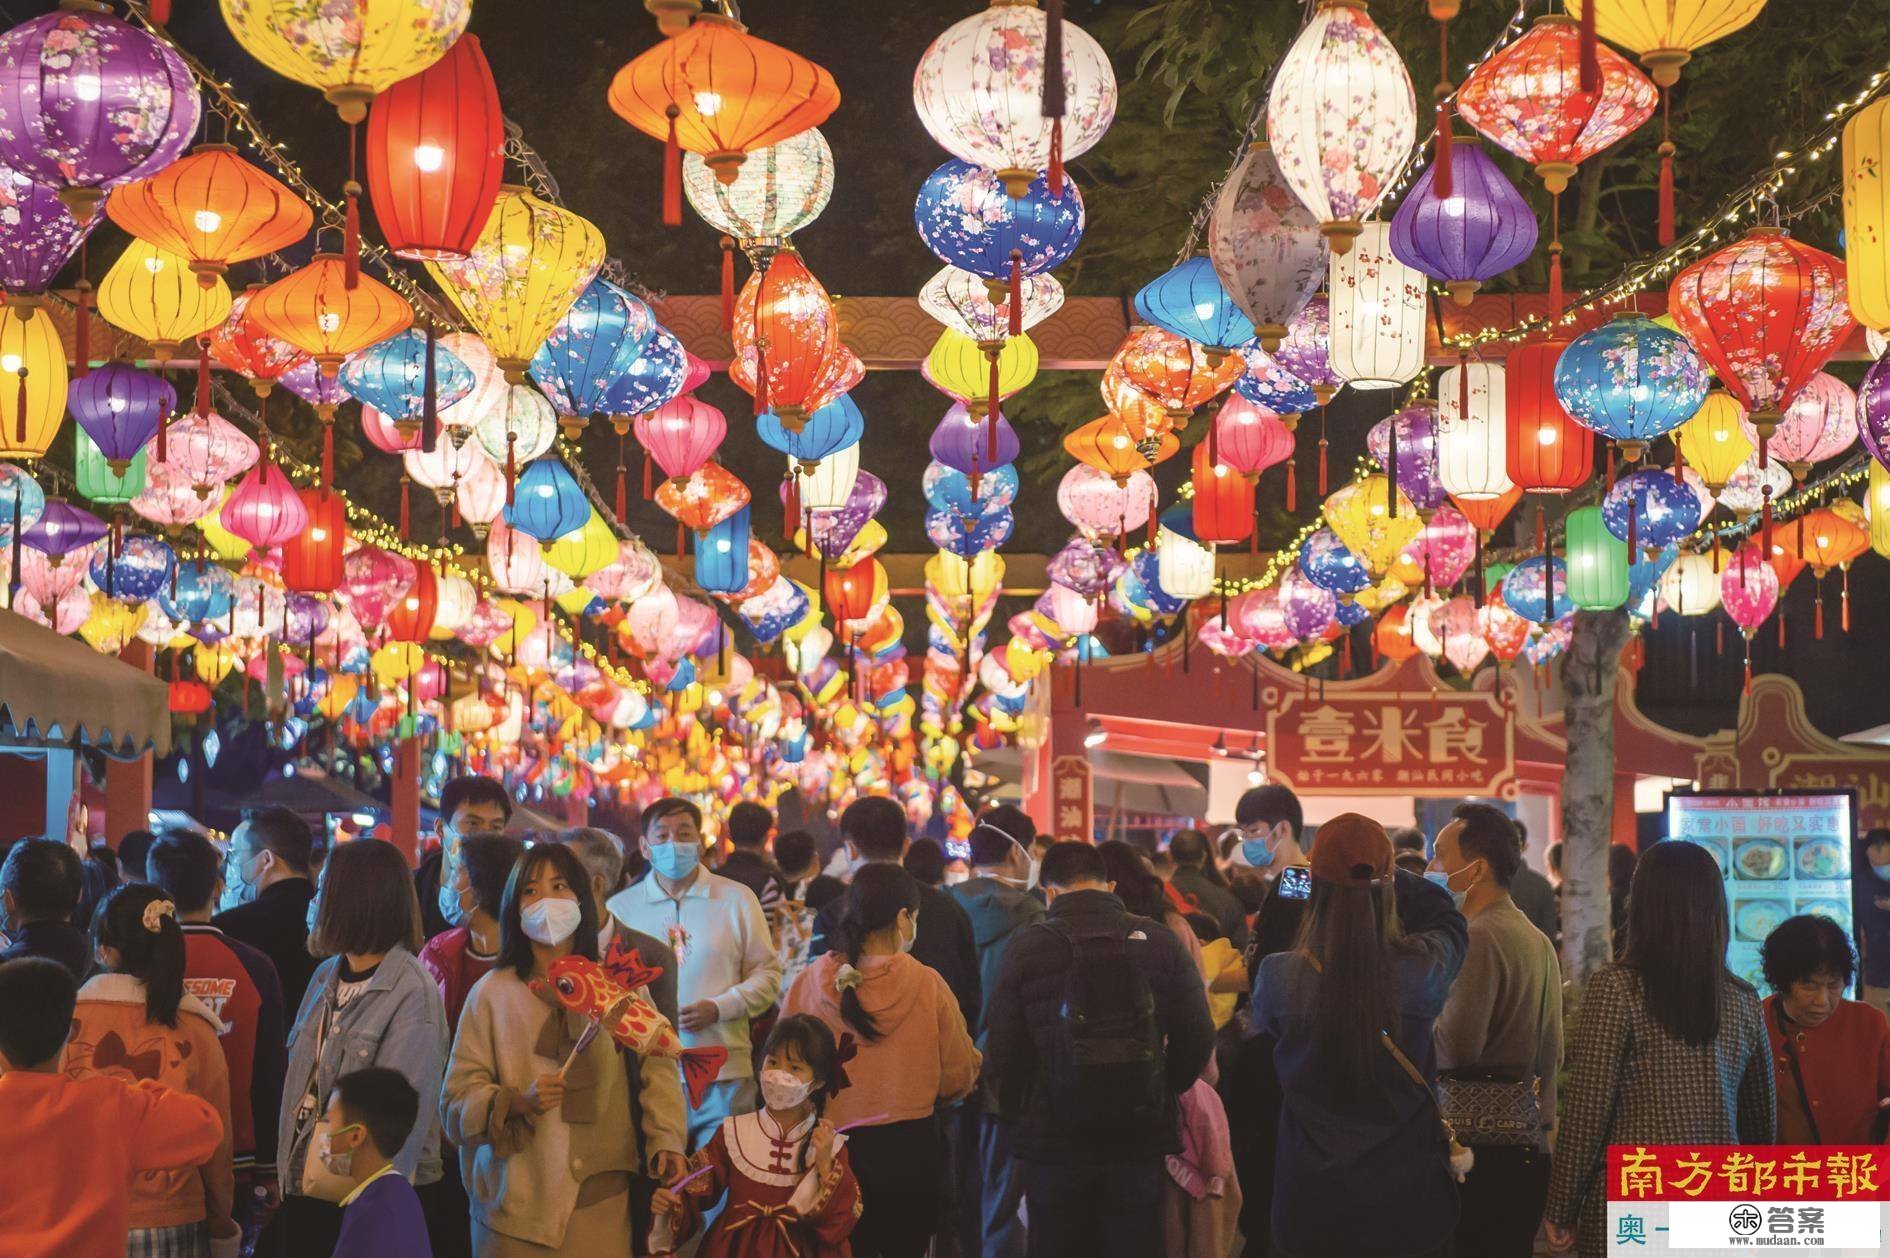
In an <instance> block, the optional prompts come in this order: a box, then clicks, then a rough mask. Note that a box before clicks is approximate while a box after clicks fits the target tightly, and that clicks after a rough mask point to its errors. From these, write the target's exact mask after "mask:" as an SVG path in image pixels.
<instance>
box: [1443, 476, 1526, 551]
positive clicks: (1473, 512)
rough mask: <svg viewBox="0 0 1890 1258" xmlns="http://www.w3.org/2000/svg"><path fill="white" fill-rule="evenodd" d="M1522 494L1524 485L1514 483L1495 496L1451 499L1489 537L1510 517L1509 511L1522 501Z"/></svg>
mask: <svg viewBox="0 0 1890 1258" xmlns="http://www.w3.org/2000/svg"><path fill="white" fill-rule="evenodd" d="M1522 494H1523V491H1522V486H1520V485H1514V484H1512V485H1511V486H1510V487H1509V488H1508V489H1507V490H1505V491H1504V492H1503V493H1501V494H1498V495H1497V496H1496V497H1494V498H1452V499H1451V500H1450V501H1451V504H1452V505H1453V506H1455V507H1456V508H1457V510H1458V512H1459V513H1461V514H1462V516H1463V518H1464V519H1466V520H1468V521H1470V523H1472V524H1474V525H1476V527H1477V531H1478V532H1479V533H1482V534H1483V536H1484V537H1486V538H1487V537H1488V536H1489V535H1490V534H1492V533H1494V532H1495V531H1496V530H1497V528H1498V527H1499V526H1501V524H1502V523H1503V521H1504V520H1507V519H1508V518H1509V513H1510V512H1512V511H1514V510H1515V509H1516V504H1517V503H1519V502H1521V501H1522Z"/></svg>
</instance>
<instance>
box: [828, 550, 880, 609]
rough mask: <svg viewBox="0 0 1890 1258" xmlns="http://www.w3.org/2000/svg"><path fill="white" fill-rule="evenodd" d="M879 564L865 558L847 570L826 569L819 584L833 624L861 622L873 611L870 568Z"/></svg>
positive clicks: (874, 582) (872, 574) (871, 572)
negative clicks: (852, 621) (825, 573)
mask: <svg viewBox="0 0 1890 1258" xmlns="http://www.w3.org/2000/svg"><path fill="white" fill-rule="evenodd" d="M878 564H879V561H878V560H876V559H868V560H867V561H865V562H864V563H857V564H854V565H853V566H852V567H850V568H829V569H827V575H826V578H825V579H824V580H823V581H822V582H821V592H822V593H823V594H824V595H825V596H826V600H827V611H828V612H829V613H830V614H831V615H832V616H833V618H834V622H835V623H836V624H843V623H845V622H846V621H849V620H860V619H863V618H864V617H865V616H866V614H867V613H868V612H870V611H872V610H873V592H874V586H875V584H877V582H876V581H875V573H874V571H873V569H874V568H875V567H877V566H878Z"/></svg>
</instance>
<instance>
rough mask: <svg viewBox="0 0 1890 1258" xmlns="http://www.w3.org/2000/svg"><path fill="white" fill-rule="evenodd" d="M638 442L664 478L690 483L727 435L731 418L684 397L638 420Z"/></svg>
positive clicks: (705, 404) (688, 397) (708, 406)
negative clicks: (690, 479)
mask: <svg viewBox="0 0 1890 1258" xmlns="http://www.w3.org/2000/svg"><path fill="white" fill-rule="evenodd" d="M636 430H637V440H638V441H639V442H641V443H642V445H643V448H644V449H645V450H648V451H649V452H650V457H651V458H652V459H655V460H656V464H657V466H658V467H661V468H662V469H663V475H665V476H667V477H669V478H670V479H671V480H672V481H687V480H688V479H689V478H690V477H691V476H694V475H695V474H696V470H697V469H698V468H700V467H701V466H702V465H703V464H704V463H707V462H708V461H709V459H710V458H712V457H713V456H714V454H715V452H716V449H717V448H718V447H720V446H721V444H722V438H724V437H726V436H727V435H728V419H727V417H726V416H724V415H723V414H722V412H721V411H719V410H717V409H716V408H715V407H713V406H710V405H709V404H708V403H707V402H703V401H700V400H698V399H697V398H695V397H693V396H690V395H688V394H685V395H684V396H682V397H679V398H677V399H675V400H674V401H672V402H665V403H664V404H663V405H662V406H659V407H657V408H656V409H655V410H653V411H651V412H650V413H649V414H647V415H639V416H637V417H636Z"/></svg>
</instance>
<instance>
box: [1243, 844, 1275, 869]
mask: <svg viewBox="0 0 1890 1258" xmlns="http://www.w3.org/2000/svg"><path fill="white" fill-rule="evenodd" d="M1240 856H1241V859H1242V860H1244V861H1246V862H1247V863H1248V864H1249V865H1251V866H1253V867H1254V868H1255V869H1265V868H1266V867H1267V866H1268V865H1271V864H1272V863H1273V845H1272V844H1271V843H1269V842H1267V841H1266V840H1265V839H1242V840H1241V841H1240Z"/></svg>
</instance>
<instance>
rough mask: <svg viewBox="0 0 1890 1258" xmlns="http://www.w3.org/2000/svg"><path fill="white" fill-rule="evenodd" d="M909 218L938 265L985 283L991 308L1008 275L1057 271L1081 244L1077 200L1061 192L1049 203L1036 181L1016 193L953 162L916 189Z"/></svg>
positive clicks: (988, 173)
mask: <svg viewBox="0 0 1890 1258" xmlns="http://www.w3.org/2000/svg"><path fill="white" fill-rule="evenodd" d="M912 217H913V221H914V223H915V224H916V225H917V227H918V230H919V239H921V240H923V241H924V242H925V247H926V248H928V249H930V250H931V251H932V252H933V253H934V254H935V255H936V256H937V257H938V259H939V261H941V262H944V263H946V264H948V265H950V266H955V267H957V268H958V269H960V270H962V271H970V272H971V273H972V274H973V275H976V276H979V277H981V278H983V279H985V280H988V281H990V282H991V287H992V290H993V291H992V292H991V299H992V300H993V301H1001V300H1003V298H1002V297H1001V296H999V290H1000V288H1001V284H1002V282H1004V281H1008V280H1009V279H1010V277H1011V275H1012V272H1013V270H1015V272H1016V273H1017V274H1018V275H1019V276H1020V277H1021V276H1027V275H1041V274H1043V273H1044V272H1046V271H1051V270H1054V269H1055V268H1057V267H1059V266H1061V265H1063V263H1065V262H1067V261H1068V260H1069V258H1070V255H1071V254H1073V253H1075V252H1076V246H1077V245H1078V244H1080V243H1081V242H1082V239H1083V225H1084V210H1083V196H1082V193H1081V192H1079V191H1077V189H1076V186H1075V185H1074V184H1071V185H1069V186H1067V187H1066V188H1065V189H1064V190H1063V192H1062V194H1061V195H1058V196H1052V195H1051V192H1050V186H1049V181H1048V178H1047V177H1046V176H1043V175H1037V176H1035V178H1033V179H1032V180H1031V181H1030V183H1029V186H1028V187H1027V188H1025V189H1024V190H1023V191H1021V192H1018V193H1011V192H1009V191H1008V190H1007V189H1006V187H1005V184H1004V182H1003V180H1002V178H1001V177H1000V176H999V175H998V174H997V173H996V172H994V171H992V170H990V169H987V168H985V167H982V166H977V165H974V164H972V163H970V162H965V161H960V160H958V159H956V158H954V159H952V160H950V161H947V162H946V163H944V164H943V165H942V166H940V167H939V168H938V169H936V170H934V171H933V172H932V173H931V174H930V175H928V176H927V177H926V180H925V182H924V183H922V184H920V185H919V194H918V198H917V200H916V201H915V202H914V203H913V209H912Z"/></svg>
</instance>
